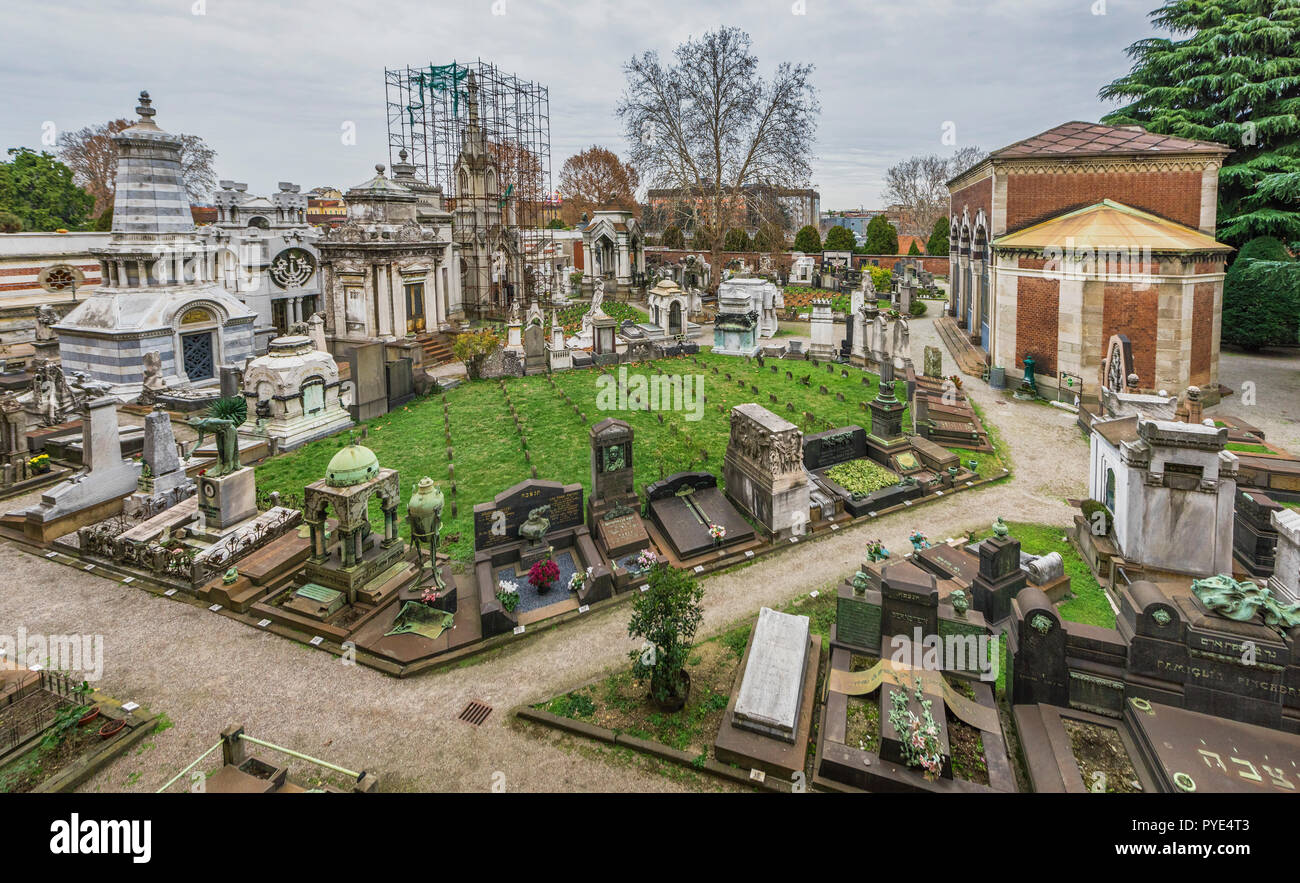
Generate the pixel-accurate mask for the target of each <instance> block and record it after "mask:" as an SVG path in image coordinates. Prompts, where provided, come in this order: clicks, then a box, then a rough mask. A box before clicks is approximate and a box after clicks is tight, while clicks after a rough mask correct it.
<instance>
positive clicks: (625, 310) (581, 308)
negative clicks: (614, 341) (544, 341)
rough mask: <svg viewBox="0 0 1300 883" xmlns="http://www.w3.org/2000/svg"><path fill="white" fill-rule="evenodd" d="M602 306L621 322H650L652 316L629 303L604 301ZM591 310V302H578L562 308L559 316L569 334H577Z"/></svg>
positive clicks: (547, 323)
mask: <svg viewBox="0 0 1300 883" xmlns="http://www.w3.org/2000/svg"><path fill="white" fill-rule="evenodd" d="M600 308H601V309H602V310H604V311H605V315H607V316H609V317H610V318H611V319H617V320H618V321H619V324H622V323H623V322H624V321H625V320H628V319H631V320H632V321H633V322H648V321H649V320H650V317H649V316H648V315H646V314H645V313H643V312H641V311H640V310H638V309H635V308H633V307H630V306H628V305H627V304H623V303H619V302H617V301H604V302H603V303H602V304H601V305H600ZM590 310H591V302H590V301H588V302H585V303H576V304H572V305H570V306H568V307H565V308H564V309H563V310H560V312H559V314H558V316H557V318H558V319H559V320H560V324H561V325H563V326H564V330H565V331H566V332H567V333H569V334H576V333H577V332H578V331H579V330H580V329H581V328H582V317H583V316H585V315H586V314H587V313H588V312H590ZM550 324H551V322H550V317H547V320H546V325H547V328H548V330H549V328H550Z"/></svg>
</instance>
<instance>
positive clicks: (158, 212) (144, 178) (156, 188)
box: [113, 92, 194, 234]
mask: <svg viewBox="0 0 1300 883" xmlns="http://www.w3.org/2000/svg"><path fill="white" fill-rule="evenodd" d="M136 112H137V113H138V114H140V121H139V122H137V123H136V124H135V125H133V126H131V127H130V128H129V129H124V130H122V131H121V132H118V133H117V134H116V135H114V136H113V142H114V144H115V145H116V147H117V195H116V198H115V199H114V201H113V232H114V233H132V234H140V233H192V232H194V219H193V216H192V215H191V214H190V199H189V194H188V193H187V192H186V190H185V180H184V177H183V175H182V173H181V140H180V138H178V137H176V136H174V135H169V134H167V133H166V132H164V131H163V130H162V129H160V128H158V126H157V124H155V123H154V121H153V118H154V115H155V114H156V113H157V111H156V110H154V108H153V102H152V101H151V100H150V98H149V93H148V92H141V93H140V106H139V107H137V108H136Z"/></svg>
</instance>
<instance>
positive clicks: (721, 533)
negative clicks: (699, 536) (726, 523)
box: [709, 523, 727, 546]
mask: <svg viewBox="0 0 1300 883" xmlns="http://www.w3.org/2000/svg"><path fill="white" fill-rule="evenodd" d="M709 536H710V537H711V538H712V539H713V545H715V546H721V545H722V541H723V540H725V539H726V538H727V529H726V528H725V527H723V526H722V525H721V524H712V523H710V524H709Z"/></svg>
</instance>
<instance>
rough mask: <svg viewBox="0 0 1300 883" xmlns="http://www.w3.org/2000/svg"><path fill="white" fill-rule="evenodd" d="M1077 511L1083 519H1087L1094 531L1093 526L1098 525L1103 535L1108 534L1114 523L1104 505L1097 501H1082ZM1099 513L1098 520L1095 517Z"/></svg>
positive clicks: (1112, 517)
mask: <svg viewBox="0 0 1300 883" xmlns="http://www.w3.org/2000/svg"><path fill="white" fill-rule="evenodd" d="M1079 509H1080V510H1081V511H1082V512H1083V517H1084V518H1086V519H1088V525H1089V526H1090V527H1092V528H1093V529H1095V525H1097V524H1100V525H1101V529H1102V534H1103V535H1105V534H1109V533H1110V530H1111V527H1112V525H1113V523H1114V516H1112V515H1111V514H1110V510H1109V509H1107V508H1106V506H1105V504H1103V503H1100V502H1098V501H1097V500H1084V501H1083V502H1082V503H1080V504H1079ZM1099 512H1100V513H1101V517H1100V519H1099V518H1098V516H1097V513H1099Z"/></svg>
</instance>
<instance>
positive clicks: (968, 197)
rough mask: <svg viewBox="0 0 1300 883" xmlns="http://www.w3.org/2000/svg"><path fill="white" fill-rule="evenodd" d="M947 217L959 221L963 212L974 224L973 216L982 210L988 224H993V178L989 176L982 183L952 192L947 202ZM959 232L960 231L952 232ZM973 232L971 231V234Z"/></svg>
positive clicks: (977, 182) (968, 185)
mask: <svg viewBox="0 0 1300 883" xmlns="http://www.w3.org/2000/svg"><path fill="white" fill-rule="evenodd" d="M949 206H950V210H949V217H950V218H954V217H955V218H956V219H957V220H958V222H960V221H961V215H962V211H963V210H965V211H966V212H967V213H968V214H969V215H970V221H971V223H972V224H974V223H975V216H976V215H977V214H978V213H979V212H980V210H981V209H982V210H983V211H984V216H985V217H986V218H988V222H989V224H992V223H993V177H992V176H989V177H987V178H985V179H984V180H982V181H976V182H975V183H974V184H967V185H966V186H965V187H962V188H961V189H960V190H954V191H953V192H952V197H951V199H950V201H949ZM954 232H960V231H954ZM973 232H974V231H973V230H972V233H973Z"/></svg>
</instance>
